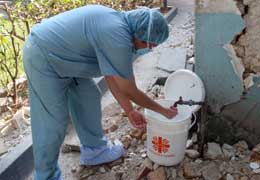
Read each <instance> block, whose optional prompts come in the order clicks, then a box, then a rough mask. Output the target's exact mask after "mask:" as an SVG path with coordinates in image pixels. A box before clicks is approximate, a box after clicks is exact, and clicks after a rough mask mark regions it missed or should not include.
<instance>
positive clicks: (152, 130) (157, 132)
mask: <svg viewBox="0 0 260 180" xmlns="http://www.w3.org/2000/svg"><path fill="white" fill-rule="evenodd" d="M164 92H165V98H166V99H164V100H158V101H157V102H158V103H159V104H161V105H162V106H165V107H170V106H172V105H173V104H174V102H176V101H177V100H179V97H180V96H182V98H183V100H185V101H189V100H193V101H204V99H205V89H204V85H203V83H202V81H201V79H200V78H199V77H198V76H197V75H196V74H195V73H193V72H192V71H189V70H178V71H175V72H174V73H172V74H171V75H170V76H169V77H168V78H167V80H166V83H165V87H164ZM177 108H178V114H177V116H176V117H174V118H173V119H167V118H166V117H164V116H163V115H160V114H158V113H156V112H154V111H151V110H149V109H145V116H146V120H147V155H148V157H149V158H150V159H151V160H152V161H154V162H155V163H157V164H159V165H164V166H172V165H176V164H178V163H180V162H181V161H182V160H183V158H184V154H185V149H186V143H187V137H188V132H189V129H190V128H191V127H192V126H193V125H194V124H195V122H196V116H195V114H194V117H195V120H194V122H193V123H192V124H191V117H192V114H193V113H195V112H196V111H198V110H199V109H200V106H199V105H195V106H191V107H190V106H187V105H178V106H177Z"/></svg>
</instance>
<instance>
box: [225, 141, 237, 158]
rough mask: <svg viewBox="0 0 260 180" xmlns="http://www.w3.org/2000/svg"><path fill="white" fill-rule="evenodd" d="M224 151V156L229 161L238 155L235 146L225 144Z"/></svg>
mask: <svg viewBox="0 0 260 180" xmlns="http://www.w3.org/2000/svg"><path fill="white" fill-rule="evenodd" d="M222 151H223V154H224V158H225V159H227V160H230V159H231V158H232V157H234V156H235V155H236V153H235V149H234V148H233V146H230V145H228V144H223V146H222Z"/></svg>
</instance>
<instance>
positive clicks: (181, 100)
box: [173, 96, 204, 107]
mask: <svg viewBox="0 0 260 180" xmlns="http://www.w3.org/2000/svg"><path fill="white" fill-rule="evenodd" d="M178 104H179V105H188V106H193V105H203V104H204V102H203V101H193V100H189V101H183V99H182V96H180V97H179V100H178V101H176V102H175V103H174V105H173V107H177V105H178Z"/></svg>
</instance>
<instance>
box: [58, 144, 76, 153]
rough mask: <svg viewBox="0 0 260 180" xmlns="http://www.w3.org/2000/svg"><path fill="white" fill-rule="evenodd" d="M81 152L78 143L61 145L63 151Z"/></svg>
mask: <svg viewBox="0 0 260 180" xmlns="http://www.w3.org/2000/svg"><path fill="white" fill-rule="evenodd" d="M73 151H74V152H80V146H79V145H76V144H63V145H62V147H61V152H63V153H69V152H73Z"/></svg>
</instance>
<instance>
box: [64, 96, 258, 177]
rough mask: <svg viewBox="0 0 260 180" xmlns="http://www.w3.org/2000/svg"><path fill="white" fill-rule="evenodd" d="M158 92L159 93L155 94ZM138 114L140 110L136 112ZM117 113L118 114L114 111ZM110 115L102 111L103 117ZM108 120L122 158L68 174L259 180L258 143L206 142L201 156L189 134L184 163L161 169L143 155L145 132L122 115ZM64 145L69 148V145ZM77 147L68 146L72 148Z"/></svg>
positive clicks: (195, 135)
mask: <svg viewBox="0 0 260 180" xmlns="http://www.w3.org/2000/svg"><path fill="white" fill-rule="evenodd" d="M159 93H161V92H159ZM107 106H109V109H107V110H108V111H109V110H111V108H113V107H116V106H117V105H116V104H115V103H112V104H109V105H107ZM140 110H141V111H142V109H140ZM118 112H119V111H118ZM106 113H107V114H110V113H108V112H106V111H104V114H106ZM112 114H114V116H112V117H111V118H112V119H117V121H116V122H115V123H116V124H117V125H118V128H117V129H116V130H115V131H113V132H110V133H109V134H107V135H108V136H109V137H110V139H116V138H119V139H120V140H121V141H122V143H123V144H124V147H125V149H126V154H125V155H124V157H123V158H120V159H119V160H116V161H114V162H112V163H108V164H105V165H101V166H94V167H78V169H75V167H72V168H71V172H73V174H75V176H76V177H78V178H79V179H103V178H105V179H108V180H110V179H111V180H114V179H116V180H120V179H121V180H126V179H129V180H130V179H136V180H142V179H143V180H144V179H147V180H159V179H160V180H175V179H177V180H185V179H194V180H195V179H196V180H200V179H201V180H203V179H204V180H217V179H221V180H222V179H223V180H251V179H255V180H257V179H260V144H258V145H257V146H255V147H254V148H253V149H252V150H250V149H249V147H248V145H247V143H246V142H245V141H239V142H237V143H236V144H233V145H229V144H219V143H217V142H209V143H208V144H206V145H205V149H204V154H203V155H202V154H200V153H199V151H198V137H197V133H196V132H193V133H192V136H190V138H189V141H191V142H192V145H190V147H189V148H188V149H187V150H186V155H185V158H184V160H183V161H182V162H181V163H180V164H178V165H175V166H170V167H165V166H160V165H158V164H156V163H154V162H152V161H151V160H150V159H149V157H147V156H144V157H143V154H145V155H146V153H147V152H146V148H145V147H146V146H145V144H146V138H144V137H145V136H146V132H144V131H142V130H138V129H133V128H131V127H129V125H128V124H127V119H126V117H124V116H123V113H120V114H118V113H112ZM67 146H70V145H69V144H68V145H67ZM75 146H77V145H71V151H67V152H66V153H72V151H73V149H77V151H78V149H79V147H78V148H75Z"/></svg>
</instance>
